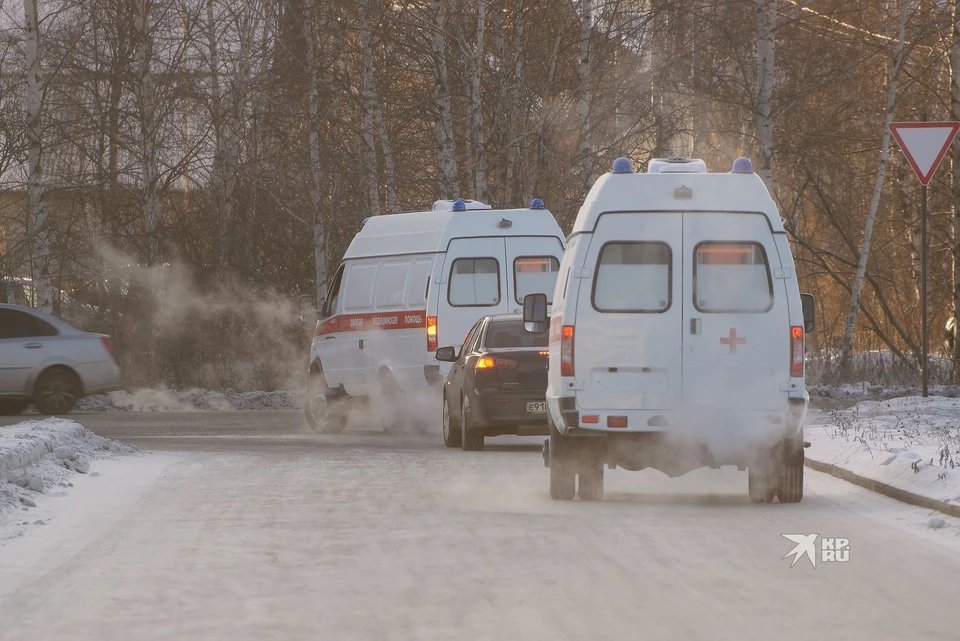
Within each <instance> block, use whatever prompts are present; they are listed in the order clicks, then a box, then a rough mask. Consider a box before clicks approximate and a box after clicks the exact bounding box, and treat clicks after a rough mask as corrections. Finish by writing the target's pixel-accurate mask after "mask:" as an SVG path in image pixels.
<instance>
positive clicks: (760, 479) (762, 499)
mask: <svg viewBox="0 0 960 641" xmlns="http://www.w3.org/2000/svg"><path fill="white" fill-rule="evenodd" d="M775 478H777V475H775V474H771V471H770V468H769V467H767V466H765V465H756V466H751V467H750V468H749V469H747V491H748V492H749V494H750V501H751V502H752V503H773V499H774V497H776V495H777V486H776V485H775V484H774V483H773V481H774V479H775Z"/></svg>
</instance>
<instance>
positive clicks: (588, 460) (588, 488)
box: [578, 443, 603, 501]
mask: <svg viewBox="0 0 960 641" xmlns="http://www.w3.org/2000/svg"><path fill="white" fill-rule="evenodd" d="M602 454H603V450H601V449H600V446H599V445H595V444H593V443H591V444H590V445H589V446H584V447H583V448H581V455H580V480H579V484H578V485H579V487H578V492H579V494H580V500H581V501H599V500H600V499H602V498H603V456H602Z"/></svg>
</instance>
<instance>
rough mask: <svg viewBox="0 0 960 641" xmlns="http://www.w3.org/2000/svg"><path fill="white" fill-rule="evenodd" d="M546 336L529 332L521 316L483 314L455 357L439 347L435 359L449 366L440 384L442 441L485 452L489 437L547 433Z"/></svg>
mask: <svg viewBox="0 0 960 641" xmlns="http://www.w3.org/2000/svg"><path fill="white" fill-rule="evenodd" d="M547 338H548V337H547V333H546V332H544V333H543V334H530V333H527V332H525V331H524V329H523V318H522V317H521V316H519V315H508V316H485V317H484V318H481V319H480V320H479V321H477V324H476V325H474V326H473V328H472V329H471V330H470V332H469V333H468V334H467V338H466V340H465V341H464V342H463V345H462V346H461V348H460V352H459V353H457V349H456V348H455V347H441V348H440V349H439V350H437V360H438V361H444V362H450V363H453V367H451V368H450V373H449V374H448V375H447V379H446V381H445V383H444V386H443V442H444V443H445V444H446V445H447V447H458V446H460V447H463V449H464V450H472V451H478V450H482V449H483V439H484V438H485V437H487V436H501V435H503V434H515V435H523V436H527V435H546V434H548V433H549V430H548V428H547V407H546V401H545V396H546V392H547V356H548V352H547Z"/></svg>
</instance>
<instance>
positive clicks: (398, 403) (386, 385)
mask: <svg viewBox="0 0 960 641" xmlns="http://www.w3.org/2000/svg"><path fill="white" fill-rule="evenodd" d="M379 383H380V396H381V398H380V406H381V407H380V408H379V412H380V416H381V421H382V422H383V431H384V432H385V433H386V434H399V433H400V432H402V431H404V430H405V429H406V428H407V425H408V423H407V418H408V414H409V412H408V410H407V404H406V402H405V401H404V398H403V393H402V392H401V390H400V386H399V385H398V384H397V381H396V380H395V379H394V378H393V375H392V374H390V373H389V372H388V371H385V370H381V371H380V374H379Z"/></svg>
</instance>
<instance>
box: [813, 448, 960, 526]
mask: <svg viewBox="0 0 960 641" xmlns="http://www.w3.org/2000/svg"><path fill="white" fill-rule="evenodd" d="M803 464H804V465H806V466H807V467H809V468H810V469H812V470H814V471H817V472H823V473H825V474H829V475H830V476H835V477H837V478H838V479H841V480H844V481H847V482H848V483H853V484H854V485H859V486H860V487H862V488H864V489H866V490H870V491H871V492H876V493H878V494H883V495H884V496H887V497H890V498H891V499H894V500H896V501H900V502H901V503H907V504H908V505H913V506H916V507H922V508H926V509H928V510H935V511H937V512H940V513H942V514H946V515H947V516H952V517H956V518H960V505H954V504H952V503H947V502H946V501H938V500H937V499H932V498H930V497H929V496H922V495H920V494H916V493H914V492H908V491H907V490H901V489H900V488H898V487H893V486H892V485H890V484H888V483H881V482H880V481H875V480H873V479H869V478H867V477H865V476H860V475H859V474H854V473H853V472H851V471H850V470H845V469H844V468H842V467H837V466H836V465H833V464H832V463H824V462H823V461H817V460H814V459H811V458H804V461H803Z"/></svg>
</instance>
